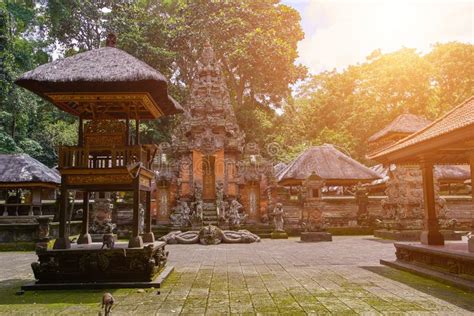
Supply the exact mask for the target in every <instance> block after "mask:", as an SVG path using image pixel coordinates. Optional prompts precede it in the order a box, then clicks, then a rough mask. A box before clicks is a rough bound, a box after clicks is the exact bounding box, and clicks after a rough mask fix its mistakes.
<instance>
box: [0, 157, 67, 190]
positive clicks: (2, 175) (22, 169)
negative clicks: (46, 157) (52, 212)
mask: <svg viewBox="0 0 474 316" xmlns="http://www.w3.org/2000/svg"><path fill="white" fill-rule="evenodd" d="M0 183H14V184H22V183H45V184H54V185H59V184H60V183H61V176H60V175H59V174H58V172H57V171H55V170H53V169H50V168H48V167H47V166H45V165H44V164H42V163H41V162H39V161H38V160H36V159H34V158H32V157H30V156H29V155H27V154H0Z"/></svg>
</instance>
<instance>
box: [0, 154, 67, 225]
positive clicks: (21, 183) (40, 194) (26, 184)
mask: <svg viewBox="0 0 474 316" xmlns="http://www.w3.org/2000/svg"><path fill="white" fill-rule="evenodd" d="M60 183H61V177H60V175H59V173H58V172H57V171H56V170H53V169H50V168H49V167H47V166H45V165H44V164H42V163H41V162H39V161H38V160H36V159H34V158H32V157H30V156H29V155H27V154H0V188H1V190H2V191H3V197H4V199H5V203H4V204H3V216H19V215H28V216H33V215H43V212H42V206H43V204H42V200H43V199H44V197H46V199H53V200H54V199H55V191H56V190H57V189H58V188H59V184H60ZM53 215H54V214H53Z"/></svg>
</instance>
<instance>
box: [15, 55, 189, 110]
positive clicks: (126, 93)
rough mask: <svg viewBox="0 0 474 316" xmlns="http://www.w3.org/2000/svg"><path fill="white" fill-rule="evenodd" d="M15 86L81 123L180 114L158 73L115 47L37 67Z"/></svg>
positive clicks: (165, 81)
mask: <svg viewBox="0 0 474 316" xmlns="http://www.w3.org/2000/svg"><path fill="white" fill-rule="evenodd" d="M16 84H18V85H19V86H22V87H24V88H26V89H28V90H31V91H32V92H34V93H36V94H38V95H39V96H41V97H43V98H45V99H47V100H48V101H51V102H52V103H54V104H55V105H56V106H58V107H59V108H60V109H62V110H64V111H66V112H69V113H71V114H73V115H75V116H79V117H81V118H83V119H95V118H113V119H125V118H131V119H156V118H158V117H160V116H162V115H170V114H176V113H180V112H182V110H183V109H182V107H181V106H180V105H179V104H178V103H177V102H176V101H175V100H173V98H171V97H170V96H168V91H167V90H168V83H167V80H166V78H165V77H164V76H163V75H162V74H161V73H160V72H158V71H157V70H155V69H153V68H152V67H151V66H149V65H147V64H146V63H144V62H142V61H141V60H139V59H137V58H135V57H133V56H132V55H130V54H128V53H126V52H124V51H122V50H120V49H118V48H115V47H103V48H99V49H94V50H91V51H86V52H83V53H79V54H76V55H74V56H71V57H67V58H63V59H58V60H56V61H53V62H51V63H48V64H44V65H41V66H39V67H37V68H36V69H33V70H31V71H29V72H27V73H25V74H23V75H22V76H21V77H20V78H19V79H18V80H16Z"/></svg>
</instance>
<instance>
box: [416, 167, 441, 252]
mask: <svg viewBox="0 0 474 316" xmlns="http://www.w3.org/2000/svg"><path fill="white" fill-rule="evenodd" d="M421 171H422V176H423V200H424V228H423V232H422V233H421V236H420V240H421V243H422V244H425V245H444V237H443V235H442V234H441V233H440V231H439V225H438V217H437V215H436V208H435V207H436V201H435V190H434V177H433V162H432V161H429V160H426V159H423V160H422V161H421Z"/></svg>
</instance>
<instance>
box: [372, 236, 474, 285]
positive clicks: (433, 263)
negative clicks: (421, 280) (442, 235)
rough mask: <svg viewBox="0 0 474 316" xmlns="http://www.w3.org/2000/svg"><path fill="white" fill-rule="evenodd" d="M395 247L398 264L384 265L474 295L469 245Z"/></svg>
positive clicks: (473, 255)
mask: <svg viewBox="0 0 474 316" xmlns="http://www.w3.org/2000/svg"><path fill="white" fill-rule="evenodd" d="M394 245H395V248H396V255H397V260H396V261H386V260H380V263H381V264H383V265H387V266H390V267H392V268H396V269H400V270H404V271H408V272H411V273H414V274H417V275H421V276H423V277H428V278H432V279H435V280H438V281H440V282H443V283H446V284H449V285H451V286H456V287H459V288H461V289H464V290H467V291H472V292H474V253H473V252H469V251H468V244H467V243H450V244H446V245H444V246H429V245H424V244H404V243H403V244H402V243H395V244H394Z"/></svg>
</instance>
